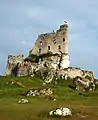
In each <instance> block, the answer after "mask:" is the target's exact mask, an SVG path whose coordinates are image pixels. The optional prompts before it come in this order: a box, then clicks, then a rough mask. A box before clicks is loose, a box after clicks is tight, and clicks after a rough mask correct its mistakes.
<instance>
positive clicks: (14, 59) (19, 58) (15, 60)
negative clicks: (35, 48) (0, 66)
mask: <svg viewBox="0 0 98 120" xmlns="http://www.w3.org/2000/svg"><path fill="white" fill-rule="evenodd" d="M23 57H24V56H23V55H16V56H15V55H14V56H13V55H8V60H7V65H6V72H5V75H11V74H12V70H13V69H14V68H15V67H16V66H17V64H22V62H23Z"/></svg>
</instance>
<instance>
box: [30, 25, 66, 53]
mask: <svg viewBox="0 0 98 120" xmlns="http://www.w3.org/2000/svg"><path fill="white" fill-rule="evenodd" d="M50 51H51V52H52V53H53V54H56V53H58V54H60V53H61V52H62V53H65V54H68V25H67V24H64V25H61V26H60V28H59V30H57V31H56V32H52V33H46V34H41V35H39V36H38V39H37V41H36V42H35V45H34V47H33V49H32V50H31V51H30V54H35V55H39V54H45V53H47V52H50Z"/></svg>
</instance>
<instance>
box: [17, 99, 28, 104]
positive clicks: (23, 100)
mask: <svg viewBox="0 0 98 120" xmlns="http://www.w3.org/2000/svg"><path fill="white" fill-rule="evenodd" d="M18 103H20V104H23V103H28V100H27V99H21V100H19V101H18Z"/></svg>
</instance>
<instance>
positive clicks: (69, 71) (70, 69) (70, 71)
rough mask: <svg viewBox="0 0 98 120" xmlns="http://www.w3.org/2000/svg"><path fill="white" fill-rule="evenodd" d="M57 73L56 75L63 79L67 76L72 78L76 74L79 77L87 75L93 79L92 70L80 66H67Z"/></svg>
mask: <svg viewBox="0 0 98 120" xmlns="http://www.w3.org/2000/svg"><path fill="white" fill-rule="evenodd" d="M57 74H58V76H62V77H64V78H65V79H67V78H68V77H69V78H72V79H73V78H75V77H77V76H78V77H81V78H86V77H89V78H91V80H92V81H94V74H93V72H92V71H86V70H82V69H80V68H74V67H68V68H66V69H61V70H59V71H58V73H57Z"/></svg>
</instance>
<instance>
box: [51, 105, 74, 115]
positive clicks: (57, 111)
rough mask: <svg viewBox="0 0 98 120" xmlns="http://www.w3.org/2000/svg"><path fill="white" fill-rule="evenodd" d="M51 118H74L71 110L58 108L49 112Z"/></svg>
mask: <svg viewBox="0 0 98 120" xmlns="http://www.w3.org/2000/svg"><path fill="white" fill-rule="evenodd" d="M49 115H50V116H63V117H65V116H72V113H71V111H70V109H69V108H62V107H61V108H57V109H54V110H52V111H50V112H49Z"/></svg>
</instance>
